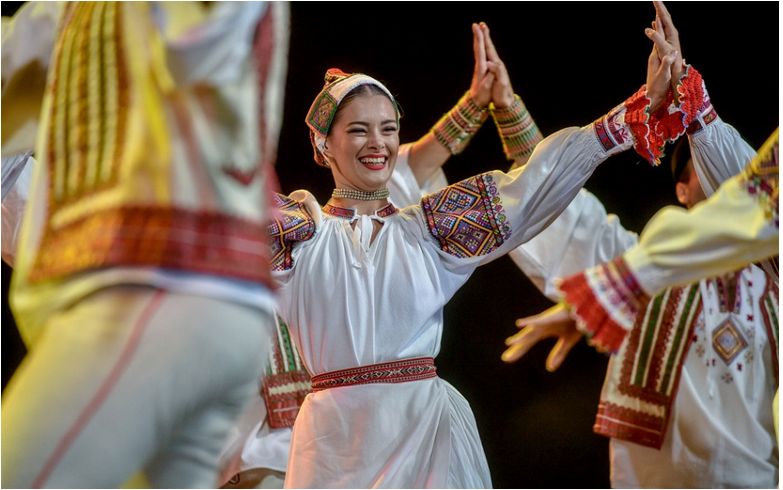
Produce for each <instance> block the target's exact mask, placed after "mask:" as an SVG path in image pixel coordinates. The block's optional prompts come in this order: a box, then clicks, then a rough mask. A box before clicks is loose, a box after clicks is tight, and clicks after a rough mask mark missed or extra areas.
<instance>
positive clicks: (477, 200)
mask: <svg viewBox="0 0 783 490" xmlns="http://www.w3.org/2000/svg"><path fill="white" fill-rule="evenodd" d="M421 207H422V210H423V211H424V215H425V216H426V217H427V223H428V224H429V228H430V232H431V233H432V235H433V236H434V237H435V238H436V239H437V240H438V241H439V242H440V244H441V249H442V250H443V251H445V252H447V253H449V254H451V255H454V256H455V257H478V256H481V255H486V254H488V253H490V252H492V251H493V250H495V249H497V248H498V247H499V246H500V245H501V244H502V243H503V242H505V241H506V240H507V239H508V237H509V236H510V235H511V227H510V226H509V224H508V222H507V219H506V214H505V211H504V210H503V204H502V202H501V199H500V194H499V193H498V190H497V186H496V185H495V182H494V179H493V177H492V174H490V173H486V174H482V175H478V176H476V177H472V178H470V179H466V180H463V181H462V182H458V183H456V184H453V185H450V186H448V187H446V188H444V189H442V190H440V191H438V192H436V193H435V194H430V195H429V196H426V197H424V198H423V199H422V200H421Z"/></svg>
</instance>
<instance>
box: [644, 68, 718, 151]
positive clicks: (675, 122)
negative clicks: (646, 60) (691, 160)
mask: <svg viewBox="0 0 783 490" xmlns="http://www.w3.org/2000/svg"><path fill="white" fill-rule="evenodd" d="M677 92H678V93H679V95H680V104H679V105H674V104H673V101H674V96H673V95H672V94H671V92H670V93H669V94H668V96H667V99H666V102H665V103H664V105H663V107H662V108H661V109H659V110H658V111H657V112H655V114H653V115H652V118H651V119H652V120H651V123H650V124H651V126H652V127H653V132H654V133H655V134H656V135H657V136H658V137H659V138H661V139H662V140H663V141H666V142H672V141H675V140H676V139H677V138H679V137H680V136H682V135H683V134H684V133H685V131H686V130H688V132H691V128H690V126H691V124H694V128H693V131H696V130H698V129H700V128H703V124H702V123H709V122H710V121H712V120H714V118H715V117H716V116H717V114H716V113H714V109H712V104H710V103H709V97H708V96H707V90H706V89H705V88H704V80H703V79H702V77H701V74H700V73H699V72H698V71H696V69H695V68H693V67H692V66H690V65H688V66H687V67H686V69H685V74H684V75H683V76H682V78H681V79H680V81H679V84H678V85H677Z"/></svg>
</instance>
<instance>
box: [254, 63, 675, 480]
mask: <svg viewBox="0 0 783 490" xmlns="http://www.w3.org/2000/svg"><path fill="white" fill-rule="evenodd" d="M672 59H673V57H672V58H667V59H666V60H665V61H664V63H663V65H657V64H653V63H650V64H648V83H647V84H646V86H645V87H646V90H644V89H643V90H640V91H639V92H638V93H637V94H635V95H634V96H633V97H631V98H630V99H628V100H627V101H626V102H625V103H624V104H621V105H620V106H618V107H616V108H615V109H613V110H612V111H611V112H610V113H609V114H608V115H607V116H604V117H601V118H600V119H598V120H597V121H596V122H595V123H593V124H590V125H588V126H585V127H583V128H567V129H564V130H562V131H560V132H558V133H556V134H554V135H552V136H550V137H549V138H547V139H545V140H544V141H543V142H541V143H540V144H539V146H538V148H537V149H536V151H535V152H534V154H533V155H532V156H531V158H530V161H529V162H528V164H527V165H526V166H525V167H523V168H522V169H519V170H514V171H512V172H510V173H508V174H506V173H503V172H499V171H496V172H488V173H486V174H482V175H479V176H476V177H472V178H470V179H466V180H464V181H462V182H459V183H457V184H454V185H451V186H449V187H447V188H445V189H443V190H441V191H440V192H437V193H435V194H432V195H429V196H427V197H425V198H423V199H422V200H421V202H420V205H419V206H411V207H406V208H404V209H397V208H395V207H394V206H393V205H391V204H390V203H389V202H388V200H387V197H388V190H387V189H386V184H387V182H388V181H389V178H390V176H391V174H392V171H393V169H394V166H395V163H396V157H397V152H398V147H399V136H398V131H399V111H398V109H397V106H396V103H395V101H394V98H393V96H392V95H391V94H390V93H389V91H388V90H387V89H386V87H384V86H383V85H382V84H381V83H379V82H378V81H377V80H374V79H373V78H371V77H368V76H366V75H363V74H345V73H342V72H340V71H339V70H330V71H329V72H327V75H326V85H325V87H324V89H323V90H322V92H321V93H320V94H319V95H318V97H317V98H316V99H315V101H314V103H313V105H312V108H311V110H310V112H309V114H308V116H307V119H306V122H307V124H308V126H309V127H310V130H311V139H312V142H313V147H314V149H315V159H316V161H317V162H318V163H319V164H321V165H325V166H328V167H329V168H330V169H331V170H332V174H333V177H334V180H335V187H336V189H335V191H334V193H333V195H332V198H331V199H330V200H329V201H328V202H327V203H326V204H325V205H323V206H322V205H321V204H320V203H318V202H316V200H315V198H314V197H313V196H312V194H310V193H309V192H307V191H296V192H294V193H292V194H291V195H290V196H288V197H284V196H279V197H278V201H279V206H280V211H281V213H282V214H283V218H281V219H279V220H277V222H276V223H275V224H274V225H273V226H271V227H270V236H271V238H272V239H273V253H274V257H273V270H274V272H275V277H276V278H277V279H278V280H279V281H280V289H279V298H280V301H279V308H280V315H281V316H282V317H283V318H284V320H285V321H286V323H287V324H288V325H289V327H290V329H291V333H292V336H293V338H294V340H295V342H296V344H297V347H298V349H299V352H300V354H301V356H302V359H303V361H304V363H305V364H306V366H307V368H308V370H309V371H310V372H311V374H312V375H313V393H312V394H310V395H308V396H307V398H306V399H305V402H304V404H303V405H302V408H301V411H300V413H299V416H298V418H297V420H296V423H295V425H294V431H293V440H292V446H291V456H290V459H289V464H288V468H287V473H286V482H285V486H286V487H288V488H312V487H318V488H340V487H342V488H371V487H392V488H415V487H435V488H489V487H491V485H492V482H491V478H490V475H489V471H488V467H487V463H486V457H485V455H484V451H483V448H482V444H481V440H480V438H479V436H478V432H477V429H476V422H475V419H474V417H473V414H472V411H471V409H470V406H469V404H468V402H467V401H466V400H465V399H464V398H463V397H462V396H461V395H460V394H459V393H458V392H457V391H456V390H455V389H454V388H453V387H452V386H451V385H449V384H448V383H447V382H446V381H444V380H442V379H440V378H438V377H437V374H436V368H435V365H434V358H435V357H436V356H437V354H438V351H439V348H440V338H441V334H442V328H443V306H444V305H445V304H446V303H447V302H448V300H449V299H450V298H451V297H452V295H453V294H454V293H455V292H456V291H457V289H459V287H461V286H462V285H463V284H464V283H465V281H467V280H468V278H469V277H470V275H471V273H472V272H473V271H474V270H475V268H476V267H478V266H480V265H482V264H485V263H487V262H489V261H491V260H494V259H495V258H497V257H500V256H501V255H503V254H505V253H507V252H508V251H509V250H510V249H512V248H514V247H516V246H518V245H519V244H520V243H523V242H524V241H527V240H529V239H530V238H531V237H533V236H535V235H536V234H537V233H538V232H540V231H541V229H543V228H544V227H546V225H547V224H549V222H550V221H551V220H552V219H554V217H555V216H556V215H557V214H558V213H559V212H560V211H562V210H563V209H564V208H565V207H566V206H567V204H568V203H569V202H570V200H571V199H572V198H573V197H574V195H575V194H576V193H577V192H578V191H579V189H580V188H581V187H582V185H583V184H584V182H585V180H586V179H587V178H588V177H589V176H590V175H591V173H592V172H593V170H594V169H595V167H596V166H597V165H598V164H599V163H601V162H602V161H604V160H606V159H607V158H608V157H609V156H611V155H613V154H616V153H618V152H621V151H624V150H627V149H630V148H632V147H635V148H636V150H637V151H638V152H640V153H641V154H643V155H644V156H645V158H648V159H649V160H650V161H651V162H654V163H657V158H656V156H657V155H656V151H655V149H654V145H651V144H650V143H651V142H650V141H648V140H647V139H645V135H648V134H650V133H649V131H647V128H646V126H644V121H646V120H647V119H648V118H647V117H646V111H648V110H651V107H650V105H651V104H652V109H655V108H657V107H659V106H660V105H661V104H662V103H663V94H664V93H665V91H666V88H667V87H668V85H669V64H670V63H671V61H672ZM648 97H650V98H649V99H648ZM650 99H652V100H650ZM493 102H494V103H495V104H496V105H497V106H498V109H505V111H506V112H509V113H511V112H513V111H514V110H516V108H515V107H514V105H513V104H512V106H511V107H505V108H504V107H501V106H499V104H500V103H501V101H498V100H493Z"/></svg>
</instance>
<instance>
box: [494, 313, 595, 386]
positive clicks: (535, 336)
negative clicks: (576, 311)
mask: <svg viewBox="0 0 783 490" xmlns="http://www.w3.org/2000/svg"><path fill="white" fill-rule="evenodd" d="M516 324H517V327H518V328H521V329H522V330H521V331H520V332H519V333H517V334H515V335H513V336H511V337H509V338H507V339H506V345H507V346H508V349H506V350H505V352H503V354H502V355H501V356H500V358H501V359H502V360H503V361H504V362H509V363H510V362H514V361H517V360H518V359H520V358H521V357H522V356H524V355H525V354H526V353H527V352H528V351H529V350H530V348H531V347H533V346H534V345H536V344H537V343H538V342H540V341H541V340H544V339H547V338H550V337H557V338H558V341H557V343H556V344H555V346H554V348H552V350H551V351H550V352H549V356H548V357H547V359H546V369H547V371H554V370H556V369H557V368H559V367H560V365H561V364H563V361H564V360H565V358H566V356H567V355H568V353H569V352H570V351H571V349H572V348H573V347H574V346H575V345H576V344H577V342H579V341H580V340H581V339H582V337H583V336H584V334H582V332H580V331H579V330H578V329H577V328H576V321H575V320H574V319H573V318H572V317H571V314H570V313H569V312H568V310H566V308H565V306H564V305H563V304H562V303H560V304H557V305H555V306H553V307H551V308H549V309H548V310H545V311H543V312H541V313H539V314H537V315H533V316H529V317H526V318H520V319H519V320H517V321H516Z"/></svg>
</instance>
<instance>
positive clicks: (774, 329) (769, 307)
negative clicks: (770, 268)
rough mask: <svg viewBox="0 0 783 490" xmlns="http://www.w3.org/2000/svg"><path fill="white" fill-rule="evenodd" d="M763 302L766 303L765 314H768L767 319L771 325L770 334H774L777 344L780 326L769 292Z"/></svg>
mask: <svg viewBox="0 0 783 490" xmlns="http://www.w3.org/2000/svg"><path fill="white" fill-rule="evenodd" d="M764 303H766V304H767V314H769V321H770V324H771V326H772V334H773V335H774V336H775V339H774V340H775V344H776V345H777V343H778V339H779V337H778V335H779V332H778V329H779V328H780V326H779V325H778V313H777V311H776V310H775V302H774V301H773V298H772V295H771V294H768V295H767V296H766V297H765V298H764Z"/></svg>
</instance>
